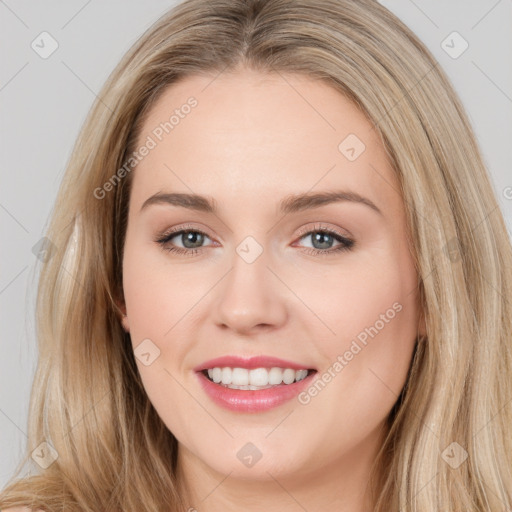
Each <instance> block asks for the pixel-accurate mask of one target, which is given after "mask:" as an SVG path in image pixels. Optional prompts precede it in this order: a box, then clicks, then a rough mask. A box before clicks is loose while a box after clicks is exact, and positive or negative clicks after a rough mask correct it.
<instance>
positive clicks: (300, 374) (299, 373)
mask: <svg viewBox="0 0 512 512" xmlns="http://www.w3.org/2000/svg"><path fill="white" fill-rule="evenodd" d="M307 376H308V371H307V370H297V371H296V372H295V380H296V381H299V380H302V379H305V378H306V377H307Z"/></svg>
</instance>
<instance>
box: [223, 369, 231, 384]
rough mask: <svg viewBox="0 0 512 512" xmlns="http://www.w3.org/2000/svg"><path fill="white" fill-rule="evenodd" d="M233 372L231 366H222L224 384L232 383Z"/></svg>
mask: <svg viewBox="0 0 512 512" xmlns="http://www.w3.org/2000/svg"><path fill="white" fill-rule="evenodd" d="M231 373H232V372H231V368H229V366H226V367H225V368H222V384H231Z"/></svg>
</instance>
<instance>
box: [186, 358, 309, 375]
mask: <svg viewBox="0 0 512 512" xmlns="http://www.w3.org/2000/svg"><path fill="white" fill-rule="evenodd" d="M225 366H227V367H230V368H247V369H248V370H251V369H253V368H273V367H278V368H292V369H294V370H303V369H305V370H312V369H314V368H311V367H310V366H309V365H307V364H301V363H295V362H293V361H288V360H285V359H279V358H278V357H272V356H264V355H263V356H254V357H249V358H246V357H240V356H222V357H217V358H215V359H210V360H209V361H205V362H204V363H201V364H200V365H198V366H196V367H195V368H194V370H195V371H196V372H200V371H202V370H208V369H210V368H216V367H220V368H222V367H225Z"/></svg>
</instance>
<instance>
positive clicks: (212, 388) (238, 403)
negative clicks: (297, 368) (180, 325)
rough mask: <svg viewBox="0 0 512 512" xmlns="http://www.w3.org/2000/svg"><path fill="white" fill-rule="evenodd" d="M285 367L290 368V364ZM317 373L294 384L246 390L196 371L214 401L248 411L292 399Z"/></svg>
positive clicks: (258, 409) (259, 410)
mask: <svg viewBox="0 0 512 512" xmlns="http://www.w3.org/2000/svg"><path fill="white" fill-rule="evenodd" d="M224 366H226V365H224ZM228 366H229V365H228ZM274 366H275V365H274ZM279 366H280V365H279ZM237 367H238V368H240V367H241V366H240V365H238V366H237ZM263 367H265V365H263V366H256V368H263ZM285 367H287V368H290V366H285ZM210 368H211V367H210ZM316 374H317V372H316V371H315V372H312V373H310V374H309V375H308V376H307V377H306V378H305V379H302V380H300V381H299V382H294V383H293V384H281V385H279V386H275V387H273V388H267V389H254V390H244V389H230V388H226V387H224V386H221V385H220V384H215V382H212V381H211V380H210V379H208V377H207V376H206V375H205V374H204V373H203V372H202V371H198V372H196V375H197V377H198V378H199V382H200V384H201V386H202V388H203V389H204V391H205V393H206V394H207V395H208V396H209V397H210V398H211V399H212V400H213V402H215V403H216V404H217V405H219V406H220V407H223V408H225V409H229V410H231V411H235V412H246V413H257V412H263V411H267V410H269V409H272V408H274V407H277V406H279V405H281V404H283V403H284V402H287V401H288V400H291V399H292V398H294V397H295V396H297V395H298V394H299V393H300V392H301V391H302V390H303V389H304V388H306V387H307V386H309V385H311V382H312V379H314V378H315V376H316Z"/></svg>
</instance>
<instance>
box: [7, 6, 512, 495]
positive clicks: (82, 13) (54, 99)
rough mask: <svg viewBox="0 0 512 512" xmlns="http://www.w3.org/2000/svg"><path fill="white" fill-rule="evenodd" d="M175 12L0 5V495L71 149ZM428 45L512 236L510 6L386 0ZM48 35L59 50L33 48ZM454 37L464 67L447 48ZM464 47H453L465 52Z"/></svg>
mask: <svg viewBox="0 0 512 512" xmlns="http://www.w3.org/2000/svg"><path fill="white" fill-rule="evenodd" d="M175 3H176V2H174V1H169V0H167V1H164V0H153V1H151V2H142V1H138V2H135V1H133V0H132V1H120V0H109V1H103V2H100V1H98V0H89V1H84V0H80V1H76V0H73V1H68V2H63V1H62V2H57V1H45V2H29V1H28V0H26V1H14V0H6V1H2V0H0V39H1V43H0V48H1V52H2V53H1V65H0V109H1V115H0V131H1V134H0V141H1V154H2V159H1V173H2V176H1V179H2V181H1V184H2V186H1V187H0V229H1V240H2V243H1V244H2V253H1V263H0V314H1V321H2V324H1V345H0V347H1V351H0V487H3V486H4V485H5V484H6V483H7V479H8V478H9V476H10V475H11V473H12V471H13V469H14V467H15V464H16V462H17V461H18V460H19V458H20V455H21V453H22V450H23V449H24V446H25V443H26V434H25V431H26V421H27V409H28V400H29V392H30V385H31V381H32V376H33V372H34V369H35V364H36V355H37V354H36V346H35V336H34V312H33V306H34V298H35V291H36V285H37V279H36V278H37V266H36V262H37V259H36V257H35V256H34V254H33V253H32V247H33V246H34V245H35V244H36V243H37V242H38V241H39V240H40V238H41V237H42V235H43V232H44V229H45V227H46V225H47V220H48V216H49V214H50V212H51V210H52V208H53V202H54V199H55V196H56V193H57V189H58V186H59V183H60V180H61V178H62V176H63V172H64V169H65V165H66V163H67V160H68V158H69V156H70V152H71V148H72V146H73V142H74V140H75V138H76V136H77V134H78V131H79V129H80V127H81V125H82V123H83V121H84V119H85V116H86V113H87V111H88V109H89V108H90V106H91V104H92V102H93V100H94V98H95V94H96V93H97V92H98V91H99V90H100V88H101V86H102V84H103V82H104V80H105V79H106V78H107V76H108V74H109V73H110V72H111V70H112V69H113V68H114V66H115V65H116V64H117V62H118V61H119V59H120V58H121V56H122V55H123V54H124V53H125V52H126V50H128V48H129V47H130V46H131V45H132V44H133V43H134V42H135V40H136V39H137V38H138V37H139V36H140V35H141V34H142V32H143V31H144V30H146V29H147V28H148V27H149V26H150V25H151V24H152V23H153V22H154V21H155V20H156V19H157V18H158V17H159V16H160V15H161V14H163V12H165V11H166V10H167V9H168V8H169V7H171V6H172V5H174V4H175ZM382 3H383V4H384V5H386V7H388V8H389V9H391V10H392V11H393V12H395V13H396V14H397V15H398V16H399V17H400V18H401V19H402V20H403V21H404V22H405V23H406V24H407V25H409V27H411V28H412V30H413V31H414V32H415V33H416V34H417V35H418V36H419V37H420V38H421V39H422V40H423V41H424V42H425V43H426V45H427V46H428V47H429V48H430V50H431V51H432V52H433V53H434V55H435V56H436V58H437V59H438V60H439V61H440V63H441V66H442V67H443V68H444V69H445V70H446V72H447V73H448V75H449V77H450V78H451V80H452V81H453V83H454V85H455V88H456V89H457V91H458V93H459V94H460V96H461V99H462V101H463V103H464V104H465V106H466V108H467V110H468V113H469V116H470V119H471V122H472V124H473V127H474V129H475V132H476V135H477V137H478V140H479V143H480V145H481V148H482V151H483V154H484V158H485V160H486V163H487V165H488V168H489V170H490V173H491V177H492V179H493V184H494V187H495V190H496V193H497V196H498V199H499V201H500V205H501V208H502V211H503V213H504V215H505V218H506V221H507V225H508V227H509V232H512V188H508V187H512V172H511V169H512V138H511V135H512V55H511V53H512V31H511V30H510V27H511V26H512V0H498V1H496V0H472V1H463V0H458V1H453V0H452V1H450V2H443V1H441V0H438V1H427V0H415V1H413V0H398V1H391V0H383V1H382ZM43 31H47V32H49V33H50V34H51V36H52V37H53V38H54V39H55V40H56V41H57V42H58V45H59V46H58V48H57V50H56V51H55V52H54V53H53V54H52V55H51V56H49V57H48V58H46V59H43V58H41V57H40V56H39V55H38V54H37V53H36V52H35V51H34V50H33V49H32V47H31V43H32V41H34V40H36V42H37V41H38V40H39V39H36V38H37V37H38V36H39V34H40V33H41V32H43ZM453 31H457V32H458V33H459V34H460V35H461V36H462V37H463V38H464V39H465V40H466V41H467V42H468V44H469V48H468V49H467V50H466V51H465V52H464V53H462V55H460V56H459V57H458V58H456V59H454V58H452V57H450V56H449V55H448V54H447V53H446V52H445V50H444V49H443V48H442V46H441V43H442V41H443V40H445V39H446V37H447V36H448V35H449V34H451V33H452V32H453ZM457 45H459V42H455V43H454V46H455V50H457V48H458V46H457Z"/></svg>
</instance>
